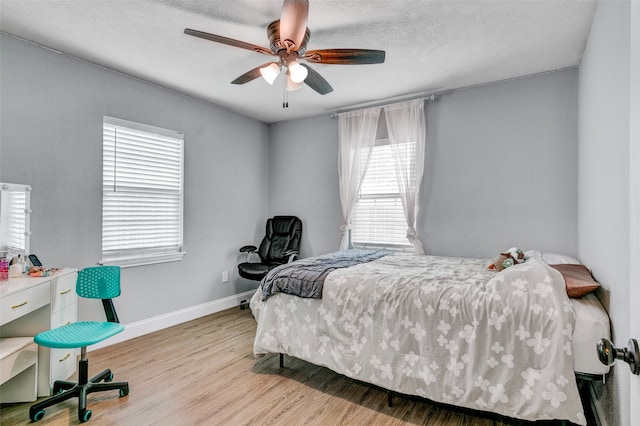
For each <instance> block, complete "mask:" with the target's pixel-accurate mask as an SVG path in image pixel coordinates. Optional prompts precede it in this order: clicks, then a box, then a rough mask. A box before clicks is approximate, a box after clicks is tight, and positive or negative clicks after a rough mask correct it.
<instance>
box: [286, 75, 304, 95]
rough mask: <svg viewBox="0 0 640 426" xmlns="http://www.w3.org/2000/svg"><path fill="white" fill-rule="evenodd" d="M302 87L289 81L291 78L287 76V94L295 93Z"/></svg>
mask: <svg viewBox="0 0 640 426" xmlns="http://www.w3.org/2000/svg"><path fill="white" fill-rule="evenodd" d="M301 87H302V83H296V82H294V81H293V80H291V76H290V75H289V74H287V92H295V91H296V90H300V88H301Z"/></svg>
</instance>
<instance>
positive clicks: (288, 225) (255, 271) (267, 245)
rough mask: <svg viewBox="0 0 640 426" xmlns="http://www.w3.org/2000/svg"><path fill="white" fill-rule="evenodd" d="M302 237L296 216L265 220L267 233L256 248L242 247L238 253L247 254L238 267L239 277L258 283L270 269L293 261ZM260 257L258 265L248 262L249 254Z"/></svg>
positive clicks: (300, 224)
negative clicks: (244, 260)
mask: <svg viewBox="0 0 640 426" xmlns="http://www.w3.org/2000/svg"><path fill="white" fill-rule="evenodd" d="M301 237H302V221H301V220H300V219H298V218H297V217H296V216H274V217H273V218H271V219H267V232H266V235H265V237H264V239H263V240H262V242H261V243H260V248H259V249H258V248H257V247H256V246H244V247H242V248H241V249H240V252H242V253H247V261H246V262H243V263H241V264H239V265H238V273H239V274H240V276H241V277H243V278H246V279H249V280H255V281H260V280H262V278H264V276H265V275H267V272H269V271H270V270H271V269H273V268H275V267H276V266H278V265H282V264H284V263H288V262H292V261H294V260H295V259H296V258H297V257H298V254H299V250H300V238H301ZM254 253H255V254H258V256H260V262H259V263H257V262H256V263H253V262H249V258H250V256H251V254H254Z"/></svg>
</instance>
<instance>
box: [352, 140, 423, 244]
mask: <svg viewBox="0 0 640 426" xmlns="http://www.w3.org/2000/svg"><path fill="white" fill-rule="evenodd" d="M361 161H365V157H364V156H363V158H362V160H361ZM406 233H407V221H406V219H405V217H404V210H403V209H402V200H401V199H400V190H399V189H398V180H397V179H396V170H395V166H394V163H393V154H392V152H391V145H389V140H388V139H381V140H377V141H376V144H375V146H374V147H373V150H372V152H371V160H370V161H369V167H368V168H367V172H366V173H365V176H364V179H363V181H362V186H361V187H360V193H359V195H358V201H357V202H356V206H355V208H354V211H353V216H352V218H351V243H352V245H353V247H356V248H375V247H383V248H395V249H410V248H411V244H410V243H409V242H408V241H407V237H406Z"/></svg>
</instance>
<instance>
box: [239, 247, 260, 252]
mask: <svg viewBox="0 0 640 426" xmlns="http://www.w3.org/2000/svg"><path fill="white" fill-rule="evenodd" d="M256 250H258V247H256V246H243V247H242V248H240V253H245V252H249V253H252V252H254V251H256Z"/></svg>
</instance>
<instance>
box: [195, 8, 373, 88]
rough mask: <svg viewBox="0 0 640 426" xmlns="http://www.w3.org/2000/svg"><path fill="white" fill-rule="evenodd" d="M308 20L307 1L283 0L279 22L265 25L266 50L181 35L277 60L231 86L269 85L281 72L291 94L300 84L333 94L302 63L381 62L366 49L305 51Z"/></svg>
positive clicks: (214, 37)
mask: <svg viewBox="0 0 640 426" xmlns="http://www.w3.org/2000/svg"><path fill="white" fill-rule="evenodd" d="M308 17H309V1H308V0H284V3H283V5H282V13H281V16H280V19H279V20H277V21H273V22H272V23H271V24H269V25H268V26H267V36H268V38H269V49H267V48H264V47H261V46H257V45H255V44H251V43H246V42H244V41H239V40H235V39H232V38H228V37H224V36H220V35H216V34H210V33H206V32H203V31H198V30H193V29H191V28H186V29H185V30H184V32H185V34H188V35H191V36H194V37H200V38H203V39H206V40H211V41H215V42H217V43H222V44H226V45H229V46H234V47H239V48H241V49H247V50H252V51H254V52H257V53H262V54H264V55H269V56H274V57H276V58H277V59H276V60H274V61H271V62H267V63H266V64H263V65H260V66H258V67H256V68H254V69H252V70H250V71H247V72H246V73H244V74H242V75H241V76H240V77H238V78H236V79H235V80H233V81H232V82H231V83H232V84H245V83H248V82H249V81H252V80H254V79H256V78H258V77H260V76H262V77H263V78H264V79H265V80H266V81H267V83H269V84H273V82H274V81H275V79H276V78H277V77H278V75H280V73H282V72H284V73H285V75H286V79H287V81H286V83H287V86H286V90H287V91H293V90H298V89H299V88H300V87H302V83H303V82H304V83H305V84H306V85H307V86H309V87H311V88H312V89H313V90H315V91H316V92H318V93H320V94H321V95H326V94H327V93H329V92H332V91H333V88H332V87H331V85H330V84H329V83H328V82H327V80H325V79H324V78H323V77H322V76H321V75H320V74H319V73H318V72H317V71H315V70H314V69H313V68H311V67H310V66H309V65H307V64H305V63H301V62H300V61H305V62H310V63H314V64H341V65H360V64H381V63H383V62H384V56H385V52H384V51H383V50H369V49H322V50H307V43H308V42H309V37H310V35H311V33H310V31H309V28H307V20H308Z"/></svg>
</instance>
